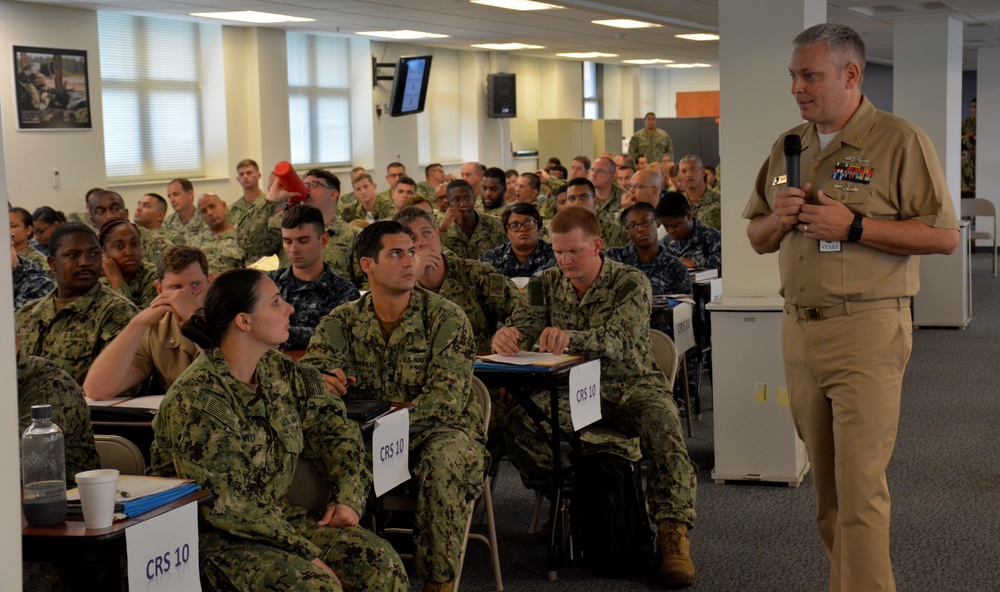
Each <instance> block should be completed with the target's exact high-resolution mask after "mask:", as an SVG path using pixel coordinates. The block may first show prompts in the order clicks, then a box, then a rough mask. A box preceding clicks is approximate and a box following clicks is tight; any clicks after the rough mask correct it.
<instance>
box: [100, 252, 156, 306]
mask: <svg viewBox="0 0 1000 592" xmlns="http://www.w3.org/2000/svg"><path fill="white" fill-rule="evenodd" d="M101 283H102V284H104V285H105V286H108V287H109V288H111V283H110V282H109V281H108V278H106V277H102V278H101ZM111 289H112V290H114V291H115V292H118V293H119V294H121V295H122V296H124V297H125V298H127V299H128V301H129V302H131V303H132V304H134V305H136V306H137V307H138V308H139V309H143V308H148V307H149V305H150V304H151V303H152V302H153V299H154V298H156V294H157V292H156V266H155V265H153V264H152V263H150V262H149V261H142V262H141V263H140V264H139V269H137V270H136V272H135V277H133V278H132V281H131V282H129V283H127V284H125V285H124V286H120V287H118V288H111Z"/></svg>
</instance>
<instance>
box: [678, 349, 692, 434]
mask: <svg viewBox="0 0 1000 592" xmlns="http://www.w3.org/2000/svg"><path fill="white" fill-rule="evenodd" d="M680 365H681V372H682V373H683V374H684V406H685V410H684V415H686V416H687V425H688V438H691V437H693V436H694V428H693V427H692V425H691V415H692V414H693V413H694V408H693V407H691V387H690V386H688V365H687V353H683V354H681V357H680Z"/></svg>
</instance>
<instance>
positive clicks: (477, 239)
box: [441, 213, 507, 259]
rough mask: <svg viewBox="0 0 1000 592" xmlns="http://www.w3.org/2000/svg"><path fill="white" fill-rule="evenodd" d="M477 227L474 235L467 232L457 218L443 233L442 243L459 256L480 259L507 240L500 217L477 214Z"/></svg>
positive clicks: (473, 232)
mask: <svg viewBox="0 0 1000 592" xmlns="http://www.w3.org/2000/svg"><path fill="white" fill-rule="evenodd" d="M476 218H477V221H476V228H475V230H473V231H472V236H469V235H467V234H465V231H464V230H462V227H461V226H459V224H458V221H457V220H456V221H455V222H454V223H452V225H451V226H449V227H448V230H446V231H445V233H444V234H443V235H441V245H442V246H444V247H447V248H449V249H451V250H452V251H453V252H454V253H455V254H456V255H458V256H459V257H464V258H466V259H478V258H479V256H480V255H482V254H483V253H485V252H486V251H489V250H490V249H492V248H493V247H498V246H500V245H502V244H503V243H504V241H506V240H507V235H506V233H504V231H503V223H502V222H501V221H500V219H499V218H496V217H493V216H484V215H482V214H479V213H477V214H476Z"/></svg>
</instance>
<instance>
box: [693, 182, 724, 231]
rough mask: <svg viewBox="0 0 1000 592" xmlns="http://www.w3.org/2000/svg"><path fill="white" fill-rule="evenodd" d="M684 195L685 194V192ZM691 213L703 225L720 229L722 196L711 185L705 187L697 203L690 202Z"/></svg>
mask: <svg viewBox="0 0 1000 592" xmlns="http://www.w3.org/2000/svg"><path fill="white" fill-rule="evenodd" d="M684 195H685V196H687V192H685V193H684ZM688 201H691V200H690V199H688ZM691 215H692V216H694V217H695V218H697V219H698V220H701V221H702V222H703V223H704V224H705V226H711V227H712V228H717V229H719V230H722V196H721V195H720V194H719V192H718V191H716V190H714V189H712V188H711V187H706V188H705V193H704V194H702V196H701V199H699V200H698V203H696V204H691Z"/></svg>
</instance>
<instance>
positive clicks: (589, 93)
mask: <svg viewBox="0 0 1000 592" xmlns="http://www.w3.org/2000/svg"><path fill="white" fill-rule="evenodd" d="M603 86H604V68H603V64H598V63H596V62H584V63H583V117H584V119H600V118H601V115H602V112H603V111H604V101H603V99H602V98H601V88H603Z"/></svg>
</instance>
